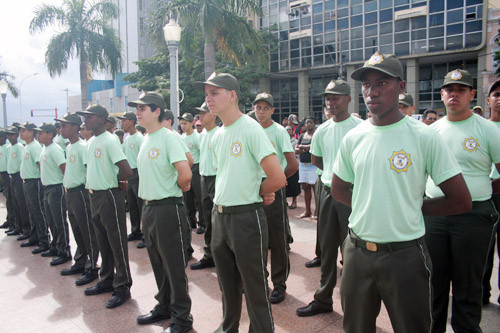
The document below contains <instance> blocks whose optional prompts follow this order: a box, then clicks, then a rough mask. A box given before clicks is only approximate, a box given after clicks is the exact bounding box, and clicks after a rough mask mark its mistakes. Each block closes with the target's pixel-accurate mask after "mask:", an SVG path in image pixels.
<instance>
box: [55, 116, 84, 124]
mask: <svg viewBox="0 0 500 333" xmlns="http://www.w3.org/2000/svg"><path fill="white" fill-rule="evenodd" d="M54 120H55V121H59V122H61V123H68V124H73V125H78V126H80V125H81V124H82V118H81V117H80V116H79V115H77V114H75V113H66V114H65V115H64V116H63V117H62V118H59V119H58V118H55V119H54ZM56 125H57V123H56Z"/></svg>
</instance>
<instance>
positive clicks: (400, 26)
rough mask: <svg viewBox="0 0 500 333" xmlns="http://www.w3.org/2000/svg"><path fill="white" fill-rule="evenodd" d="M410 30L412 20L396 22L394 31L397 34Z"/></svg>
mask: <svg viewBox="0 0 500 333" xmlns="http://www.w3.org/2000/svg"><path fill="white" fill-rule="evenodd" d="M409 28H410V20H409V19H404V20H397V21H395V22H394V30H395V31H396V32H399V31H405V30H408V29H409Z"/></svg>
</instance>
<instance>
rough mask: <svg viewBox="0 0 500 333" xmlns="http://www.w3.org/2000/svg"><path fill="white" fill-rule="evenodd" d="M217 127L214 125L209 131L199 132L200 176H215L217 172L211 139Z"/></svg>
mask: <svg viewBox="0 0 500 333" xmlns="http://www.w3.org/2000/svg"><path fill="white" fill-rule="evenodd" d="M218 129H219V127H218V126H215V127H214V128H212V129H211V130H210V131H203V132H202V133H201V134H200V175H202V176H215V175H216V174H217V169H216V168H215V166H214V159H213V153H212V143H211V141H212V138H213V136H214V134H215V133H216V132H217V130H218Z"/></svg>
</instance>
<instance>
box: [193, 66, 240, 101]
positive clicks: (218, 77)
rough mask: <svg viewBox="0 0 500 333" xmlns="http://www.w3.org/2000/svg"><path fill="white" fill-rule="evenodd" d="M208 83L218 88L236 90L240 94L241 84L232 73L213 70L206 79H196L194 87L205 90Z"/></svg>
mask: <svg viewBox="0 0 500 333" xmlns="http://www.w3.org/2000/svg"><path fill="white" fill-rule="evenodd" d="M206 84H208V85H209V86H214V87H217V88H224V89H227V90H234V91H236V94H237V95H238V96H240V84H239V83H238V80H237V79H236V78H235V77H234V76H232V75H231V74H227V73H217V72H213V73H212V75H210V77H209V78H208V79H207V80H206V81H203V82H201V81H196V82H195V83H193V88H194V89H196V90H199V91H205V85H206Z"/></svg>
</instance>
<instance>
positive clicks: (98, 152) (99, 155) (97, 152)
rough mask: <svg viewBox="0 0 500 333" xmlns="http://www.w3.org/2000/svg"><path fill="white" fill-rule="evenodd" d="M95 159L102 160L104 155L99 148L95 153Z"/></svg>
mask: <svg viewBox="0 0 500 333" xmlns="http://www.w3.org/2000/svg"><path fill="white" fill-rule="evenodd" d="M94 155H95V157H97V158H100V157H101V155H102V152H101V149H100V148H97V149H96V150H95V152H94Z"/></svg>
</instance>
